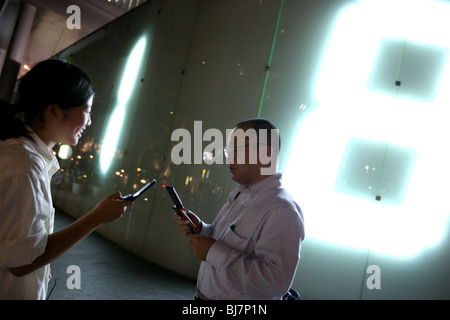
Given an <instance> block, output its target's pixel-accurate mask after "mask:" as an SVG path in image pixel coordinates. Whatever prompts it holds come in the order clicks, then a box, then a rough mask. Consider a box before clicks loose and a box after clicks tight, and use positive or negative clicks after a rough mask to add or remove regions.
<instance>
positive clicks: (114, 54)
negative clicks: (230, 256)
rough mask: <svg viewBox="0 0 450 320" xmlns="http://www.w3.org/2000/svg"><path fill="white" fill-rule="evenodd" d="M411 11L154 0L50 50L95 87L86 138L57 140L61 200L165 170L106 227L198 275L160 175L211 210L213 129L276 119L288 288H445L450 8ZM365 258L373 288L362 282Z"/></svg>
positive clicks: (395, 291)
mask: <svg viewBox="0 0 450 320" xmlns="http://www.w3.org/2000/svg"><path fill="white" fill-rule="evenodd" d="M405 6H406V5H405V4H404V1H401V0H398V1H369V0H361V1H357V0H339V1H335V0H333V1H332V0H315V1H308V2H306V1H297V0H248V1H241V0H226V1H225V0H210V1H200V0H198V1H197V0H189V1H185V0H159V1H155V0H152V1H148V2H147V3H145V4H143V5H141V6H140V7H139V8H137V9H135V10H132V11H130V12H129V13H127V14H126V15H124V16H122V17H121V18H119V19H117V20H116V21H114V22H112V23H111V24H109V25H107V26H105V27H104V28H102V29H101V30H99V31H97V32H95V33H93V34H91V35H90V36H89V37H87V38H86V39H83V40H82V41H80V42H79V43H77V44H75V45H74V46H72V47H70V48H68V49H67V50H65V51H63V52H61V53H60V54H59V55H58V56H57V57H58V58H62V59H65V60H67V61H70V62H72V63H74V64H76V65H78V66H79V67H81V68H82V69H84V70H85V71H86V72H87V73H88V74H89V75H90V76H91V78H92V80H93V82H94V85H95V87H96V92H97V94H96V97H95V101H94V106H93V109H92V122H93V124H92V125H91V126H90V127H89V128H88V129H87V130H85V132H84V134H83V137H82V139H81V140H80V142H79V144H78V146H76V147H73V148H71V147H68V146H58V147H57V148H56V150H55V151H56V152H57V154H58V156H59V159H60V162H61V167H62V170H61V172H60V174H58V176H56V177H55V179H54V185H53V192H54V202H55V206H56V207H59V208H61V209H62V210H64V211H66V212H67V213H69V214H70V215H72V216H74V217H79V216H81V215H82V214H84V213H85V212H87V211H89V210H90V209H91V208H92V207H93V206H95V204H96V203H97V202H98V201H99V200H100V199H102V198H103V196H105V195H106V194H109V193H111V192H113V191H116V190H120V191H121V192H122V194H128V193H133V192H135V191H136V190H137V189H139V188H140V187H141V186H143V185H144V184H145V183H146V182H148V181H150V180H151V179H156V180H157V184H156V185H155V186H153V187H152V188H151V189H150V191H147V192H146V193H145V194H144V196H143V197H141V198H139V200H137V201H136V202H135V204H134V207H133V210H132V211H130V212H127V213H126V214H125V215H124V216H123V218H122V219H121V220H119V221H117V222H115V223H113V224H110V225H107V226H104V227H102V228H101V229H99V232H100V233H101V234H102V235H104V236H105V237H107V238H109V239H111V240H113V241H115V242H116V243H118V244H120V245H121V246H123V247H125V248H127V249H129V250H130V251H132V252H134V253H136V254H138V255H140V256H142V257H144V258H145V259H148V260H150V261H152V262H154V263H157V264H159V265H162V266H164V267H166V268H168V269H170V270H174V271H176V272H179V273H181V274H184V275H187V276H190V277H193V278H195V277H196V276H197V270H198V266H199V263H198V261H197V260H196V259H195V258H194V257H193V255H192V254H191V252H190V250H189V246H188V243H187V240H186V239H185V238H184V237H182V236H181V235H179V234H178V231H177V229H176V226H175V222H174V221H173V218H172V210H171V207H172V202H171V200H170V198H169V196H168V194H167V192H166V190H165V186H167V185H173V186H175V187H176V189H177V191H178V193H179V194H180V197H181V198H182V199H183V201H184V203H185V205H186V207H188V208H189V209H190V210H192V211H194V212H196V213H197V214H199V215H200V216H201V217H202V218H203V219H204V220H205V221H208V222H211V221H212V220H213V219H214V217H215V216H216V214H217V212H218V211H219V209H220V207H221V206H222V204H223V203H224V201H225V199H226V197H227V195H228V193H229V192H230V191H231V190H233V189H234V188H235V187H236V184H235V183H234V182H233V181H232V180H231V177H230V174H229V172H228V168H227V166H226V165H224V164H220V163H217V162H218V161H216V163H213V164H208V159H211V157H214V159H219V158H221V157H222V155H221V154H220V152H218V151H219V150H214V151H215V153H210V152H208V149H207V146H208V145H209V144H210V143H211V140H208V138H207V136H206V135H204V133H205V132H206V131H207V130H208V129H212V128H214V129H219V130H220V131H221V132H222V133H223V136H222V137H220V138H222V139H223V144H224V143H225V138H226V129H231V128H233V127H234V125H235V124H236V123H237V122H239V121H241V120H243V119H247V118H254V117H262V118H268V119H271V120H272V121H274V122H275V124H277V126H278V127H279V128H280V134H281V139H282V145H281V159H280V171H281V172H283V174H284V176H283V180H284V181H285V183H286V186H287V187H288V188H289V190H290V191H291V193H292V194H293V195H294V196H295V198H296V200H297V201H298V203H299V204H300V206H301V207H302V209H303V211H304V215H305V224H306V236H307V238H306V240H305V243H304V247H303V250H302V258H301V262H300V264H299V267H298V271H297V275H296V278H295V280H294V283H293V287H294V288H296V289H298V290H299V291H300V292H301V294H302V296H303V297H304V298H313V299H327V298H332V299H336V298H338V299H342V298H344V299H345V298H350V299H358V298H363V299H372V298H384V299H388V298H402V299H403V298H406V299H407V298H434V297H447V298H448V291H446V286H444V285H443V284H442V283H445V282H446V281H442V280H443V279H444V278H446V277H447V278H448V276H447V271H446V270H447V269H448V267H449V266H450V258H448V254H443V253H444V252H448V249H449V248H448V207H449V203H448V201H447V200H446V199H447V197H446V194H447V192H448V191H449V190H448V187H447V186H446V185H445V182H446V181H447V179H446V178H447V175H448V174H450V172H449V171H448V170H447V169H446V163H448V162H447V160H448V159H447V158H448V157H449V155H448V154H447V152H446V150H445V148H444V147H438V148H436V145H435V144H438V146H444V145H445V142H446V141H445V139H446V137H448V136H450V135H447V129H446V127H447V126H446V125H445V122H446V119H447V111H446V110H447V109H448V106H447V105H446V102H447V101H448V100H447V98H446V93H445V90H442V88H443V87H444V85H445V84H446V83H447V81H448V74H447V73H448V72H447V69H448V67H447V60H448V47H449V44H448V43H447V42H445V37H444V36H441V37H440V36H439V35H436V30H446V29H445V26H446V25H445V24H446V22H445V21H446V19H444V18H442V19H440V17H441V15H440V14H443V15H442V17H444V14H445V13H447V12H448V11H449V10H450V8H449V6H448V4H445V3H440V2H436V1H425V0H424V1H414V5H411V4H410V5H409V6H408V9H407V10H406V7H405ZM413 9H415V10H413ZM424 12H427V13H429V15H430V16H434V17H436V18H435V19H434V20H433V21H428V20H426V19H425V18H423V17H424ZM419 17H422V18H421V19H422V20H423V23H421V24H420V26H417V25H416V24H414V23H413V21H417V19H418V18H419ZM419 20H420V19H419ZM380 21H383V23H382V24H380ZM399 21H401V22H402V23H401V24H400V25H401V26H399V24H398V22H399ZM380 25H383V26H385V27H383V28H381V27H380ZM177 129H186V130H187V131H185V132H189V133H190V134H191V139H192V141H191V142H192V149H191V150H184V151H186V152H188V153H189V154H188V155H190V156H188V157H186V158H185V160H186V161H185V163H182V164H177V163H175V162H174V161H173V160H174V159H173V154H172V152H173V148H174V146H176V145H177V144H178V143H179V142H180V141H179V140H178V139H176V138H173V137H172V134H173V133H174V131H176V130H177ZM431 142H433V143H431ZM183 155H184V154H183ZM184 156H185V155H184ZM440 181H443V183H441V182H440ZM371 266H377V267H379V270H380V271H381V278H380V279H381V288H373V287H371V286H370V285H369V282H370V281H372V280H371V279H373V278H371V274H370V270H374V269H373V268H372V267H371ZM430 269H432V270H434V273H435V276H430V275H429V270H430ZM377 270H378V269H377ZM412 275H414V277H415V279H414V281H411V276H412ZM419 288H420V290H419ZM417 290H419V291H420V293H419V292H418V291H417ZM445 295H446V296H445Z"/></svg>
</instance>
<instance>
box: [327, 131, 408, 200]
mask: <svg viewBox="0 0 450 320" xmlns="http://www.w3.org/2000/svg"><path fill="white" fill-rule="evenodd" d="M415 157H416V152H415V150H411V149H409V148H406V147H403V146H398V145H392V144H389V143H386V142H384V141H371V140H366V139H358V138H353V139H350V140H349V141H348V143H347V146H346V148H345V151H344V156H343V158H342V161H341V163H340V164H339V168H338V174H337V177H336V182H335V189H336V191H338V192H341V193H344V194H348V195H351V196H354V197H359V198H362V199H367V200H369V201H373V200H376V201H382V202H383V203H388V204H392V205H401V204H402V202H403V199H404V197H405V193H406V189H407V187H408V183H409V180H410V176H411V172H412V169H413V166H414V161H415Z"/></svg>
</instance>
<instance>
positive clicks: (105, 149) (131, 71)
mask: <svg viewBox="0 0 450 320" xmlns="http://www.w3.org/2000/svg"><path fill="white" fill-rule="evenodd" d="M145 47H146V39H145V37H142V38H141V39H140V40H139V41H138V42H137V43H136V45H135V46H134V48H133V50H132V51H131V53H130V55H129V57H128V60H127V63H126V66H125V70H124V72H123V76H122V80H121V82H120V87H119V92H118V97H117V105H116V107H115V109H114V111H113V113H112V115H111V118H110V120H109V123H108V127H107V129H106V133H105V136H104V137H103V145H102V151H101V154H100V166H101V170H102V173H103V174H104V173H106V172H107V171H108V169H109V166H110V164H111V161H112V159H113V157H114V151H115V149H116V145H117V141H118V139H119V136H120V133H121V129H122V125H123V120H124V119H125V115H126V109H127V107H128V101H129V99H130V96H131V94H132V92H133V89H134V86H135V83H136V78H137V76H138V74H139V69H140V66H141V62H142V58H143V56H144V52H145Z"/></svg>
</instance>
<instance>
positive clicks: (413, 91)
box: [368, 38, 448, 102]
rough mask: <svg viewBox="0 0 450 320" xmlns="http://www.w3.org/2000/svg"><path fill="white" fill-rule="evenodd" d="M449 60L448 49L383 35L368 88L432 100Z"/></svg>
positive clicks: (404, 96)
mask: <svg viewBox="0 0 450 320" xmlns="http://www.w3.org/2000/svg"><path fill="white" fill-rule="evenodd" d="M447 60H448V49H446V48H444V47H441V46H437V45H430V44H424V43H421V42H416V41H411V40H408V41H407V40H406V39H400V38H382V39H381V41H380V45H379V47H378V50H377V53H376V56H375V60H374V63H373V66H372V70H371V73H370V75H369V80H368V90H371V91H375V92H379V93H382V94H385V95H387V96H396V97H397V98H405V99H411V100H419V101H423V102H433V101H434V98H435V96H436V93H437V89H438V88H439V83H440V82H441V78H442V72H443V71H444V68H445V64H446V63H447Z"/></svg>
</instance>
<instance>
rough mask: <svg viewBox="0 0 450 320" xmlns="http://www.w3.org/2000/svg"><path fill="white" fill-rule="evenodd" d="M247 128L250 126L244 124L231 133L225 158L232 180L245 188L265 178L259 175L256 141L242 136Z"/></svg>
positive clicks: (259, 166)
mask: <svg viewBox="0 0 450 320" xmlns="http://www.w3.org/2000/svg"><path fill="white" fill-rule="evenodd" d="M249 128H250V125H248V124H244V125H243V126H241V127H238V128H235V130H234V131H233V132H232V133H231V135H230V136H229V138H228V143H227V150H228V155H227V158H226V162H227V163H228V164H229V168H230V172H231V175H232V179H233V180H234V181H236V182H237V183H239V184H242V185H245V186H247V187H248V186H250V185H252V184H254V183H256V182H258V181H260V180H262V179H264V178H265V177H267V176H263V175H261V167H262V165H261V163H260V161H259V154H258V153H259V152H258V150H259V149H258V144H257V141H255V139H252V138H249V137H248V136H246V135H243V132H247V130H248V129H249ZM239 129H242V130H239Z"/></svg>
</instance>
